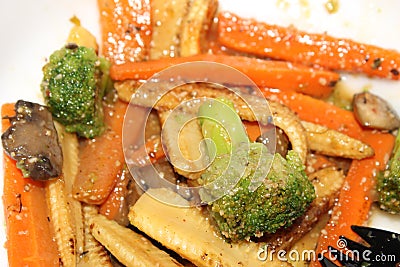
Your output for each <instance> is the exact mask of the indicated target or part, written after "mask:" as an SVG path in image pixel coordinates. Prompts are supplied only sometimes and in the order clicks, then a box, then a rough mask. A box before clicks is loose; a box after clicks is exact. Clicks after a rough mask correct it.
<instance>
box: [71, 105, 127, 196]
mask: <svg viewBox="0 0 400 267" xmlns="http://www.w3.org/2000/svg"><path fill="white" fill-rule="evenodd" d="M126 108H127V104H126V103H123V102H116V103H115V105H114V106H113V107H112V108H110V107H106V108H105V110H104V113H105V122H106V124H107V126H108V129H107V131H106V132H105V133H104V134H103V135H101V136H99V137H97V138H96V139H94V140H85V141H84V142H83V144H82V146H81V149H80V153H79V170H78V175H77V177H76V180H75V183H74V185H73V190H72V193H73V195H74V196H75V198H77V199H78V200H80V201H83V202H86V203H89V204H101V203H103V202H104V201H105V199H106V198H107V197H108V195H109V194H110V192H111V191H112V190H113V188H114V186H115V183H116V181H117V175H118V172H119V171H120V169H121V168H122V166H123V164H124V161H125V160H124V153H123V150H122V125H123V120H124V115H125V111H126Z"/></svg>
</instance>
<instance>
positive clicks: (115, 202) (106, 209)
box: [99, 168, 129, 220]
mask: <svg viewBox="0 0 400 267" xmlns="http://www.w3.org/2000/svg"><path fill="white" fill-rule="evenodd" d="M128 183H129V179H128V178H127V177H126V174H125V173H124V171H123V170H122V168H121V170H120V172H119V173H118V176H117V182H116V184H115V187H114V189H113V190H112V192H111V193H110V195H109V196H108V197H107V199H106V200H105V201H104V203H103V204H101V206H100V208H99V213H100V214H103V215H104V216H106V217H107V218H108V219H110V220H114V219H115V218H116V217H117V216H118V214H119V213H120V211H121V209H122V208H123V206H124V201H125V197H126V195H127V194H128V192H127V191H128V189H127V186H128Z"/></svg>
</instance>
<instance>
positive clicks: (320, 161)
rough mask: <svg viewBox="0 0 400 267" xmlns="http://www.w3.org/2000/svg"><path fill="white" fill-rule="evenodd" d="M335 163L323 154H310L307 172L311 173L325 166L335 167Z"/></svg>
mask: <svg viewBox="0 0 400 267" xmlns="http://www.w3.org/2000/svg"><path fill="white" fill-rule="evenodd" d="M333 166H335V164H334V163H333V162H332V161H330V160H329V159H328V158H327V157H326V156H324V155H321V154H309V155H307V161H306V173H307V174H310V173H313V172H315V171H318V170H320V169H323V168H328V167H333Z"/></svg>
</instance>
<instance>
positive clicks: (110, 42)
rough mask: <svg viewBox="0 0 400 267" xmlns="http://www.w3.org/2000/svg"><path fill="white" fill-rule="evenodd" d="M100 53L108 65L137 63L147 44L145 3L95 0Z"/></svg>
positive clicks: (144, 55)
mask: <svg viewBox="0 0 400 267" xmlns="http://www.w3.org/2000/svg"><path fill="white" fill-rule="evenodd" d="M97 3H98V6H99V14H100V29H101V45H100V54H101V55H103V56H104V57H105V58H107V59H108V60H109V61H111V62H112V63H116V64H121V63H124V62H130V61H138V60H139V61H141V60H144V59H146V58H147V57H148V53H149V49H150V41H151V21H150V14H151V12H150V1H149V0H137V1H129V0H98V1H97Z"/></svg>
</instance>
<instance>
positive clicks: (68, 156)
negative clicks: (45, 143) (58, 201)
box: [55, 123, 83, 255]
mask: <svg viewBox="0 0 400 267" xmlns="http://www.w3.org/2000/svg"><path fill="white" fill-rule="evenodd" d="M55 126H56V129H57V132H58V133H59V134H58V138H59V141H60V144H61V147H62V150H63V170H62V171H63V177H64V193H65V197H66V199H67V203H68V205H69V208H70V212H71V222H72V225H73V226H74V228H75V230H74V231H75V241H76V244H75V246H76V247H75V249H76V252H77V255H80V254H82V253H83V217H82V206H81V202H79V201H78V200H76V199H75V198H73V196H72V186H73V184H74V182H75V179H76V175H77V174H78V165H79V144H78V138H77V137H76V135H75V134H72V133H67V132H65V130H64V128H63V127H62V126H61V125H60V124H58V123H56V124H55Z"/></svg>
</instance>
